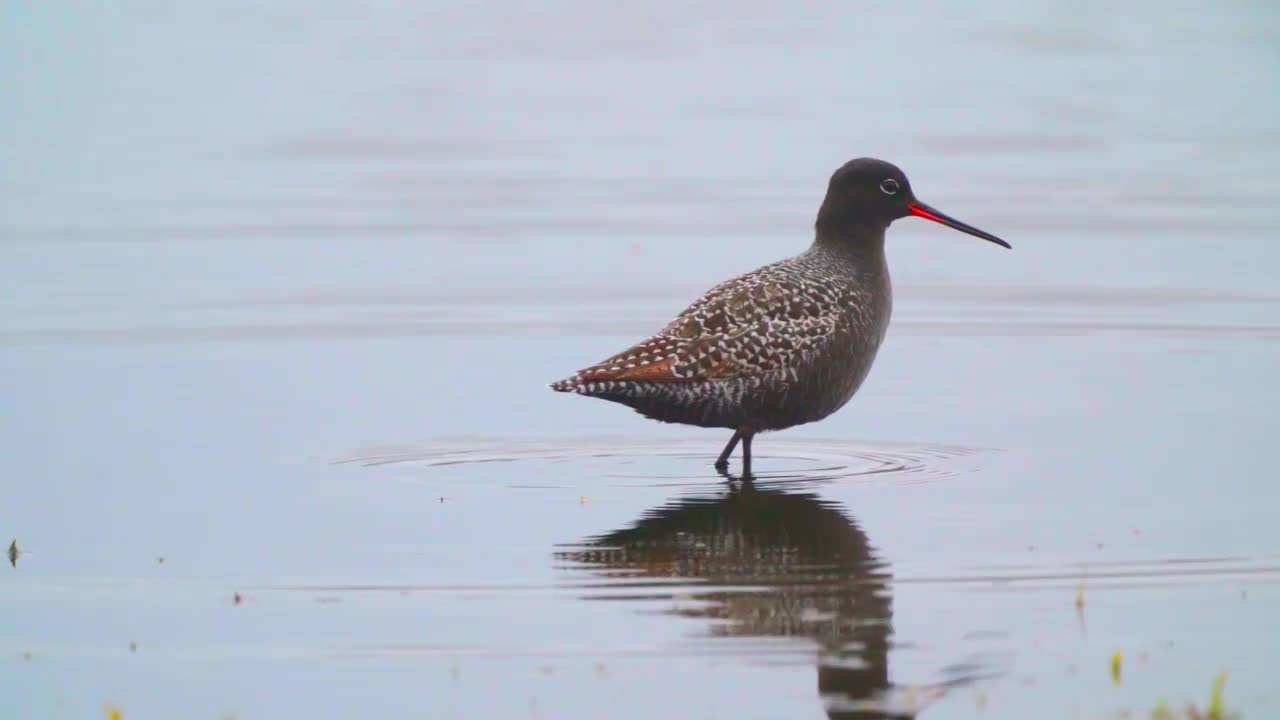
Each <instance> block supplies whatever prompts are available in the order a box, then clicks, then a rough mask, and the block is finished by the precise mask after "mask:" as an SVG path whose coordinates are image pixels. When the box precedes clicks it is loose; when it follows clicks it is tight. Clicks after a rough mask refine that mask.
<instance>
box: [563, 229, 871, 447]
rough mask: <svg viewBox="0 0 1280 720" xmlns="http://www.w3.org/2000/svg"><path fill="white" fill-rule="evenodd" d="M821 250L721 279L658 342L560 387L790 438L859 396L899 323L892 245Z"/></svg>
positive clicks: (693, 421)
mask: <svg viewBox="0 0 1280 720" xmlns="http://www.w3.org/2000/svg"><path fill="white" fill-rule="evenodd" d="M863 250H871V251H872V252H869V253H868V252H850V251H848V249H845V250H842V249H841V248H833V247H827V246H825V245H821V244H815V245H814V247H812V248H810V249H809V251H808V252H805V253H803V254H801V255H797V256H795V257H792V258H788V259H786V260H783V261H781V262H777V263H773V264H771V265H766V266H764V267H762V268H760V269H758V270H755V271H754V272H750V273H747V274H745V275H742V276H739V277H736V278H734V279H732V280H728V281H726V282H723V283H720V284H719V285H717V286H715V287H714V288H712V289H711V290H710V291H708V292H707V293H706V294H705V295H704V296H703V297H702V298H700V299H698V300H697V301H696V302H694V303H693V304H692V305H690V306H689V307H688V308H687V309H686V310H685V311H684V312H682V313H680V315H678V316H677V317H676V318H675V319H674V320H672V321H671V322H670V323H669V324H668V325H667V326H666V327H665V328H663V329H662V330H661V331H659V332H658V333H657V334H656V335H654V336H652V337H650V338H648V339H646V340H644V341H642V342H640V343H639V344H637V345H635V346H633V347H631V348H628V349H627V350H624V351H622V352H621V353H618V354H617V355H614V356H613V357H610V358H609V359H607V360H605V361H603V362H601V363H598V364H596V365H594V366H592V367H589V368H587V369H585V370H582V371H580V372H578V373H576V374H575V375H574V376H573V377H570V378H567V379H565V380H561V381H560V382H558V383H555V384H554V385H552V388H553V389H555V390H559V391H561V392H576V393H579V394H582V395H590V396H593V397H599V398H603V399H606V400H612V401H614V402H619V403H622V404H624V405H628V406H630V407H632V408H634V409H635V410H637V411H638V412H640V413H642V414H644V415H645V416H646V417H650V418H653V419H655V420H661V421H663V422H676V423H684V424H688V425H699V426H702V427H724V428H730V429H734V430H737V429H740V428H750V429H751V430H753V431H762V430H781V429H783V428H787V427H791V426H793V425H799V424H801V423H806V422H812V421H814V420H820V419H822V418H824V417H826V416H827V415H829V414H831V413H832V412H835V411H836V410H838V409H839V408H840V407H841V406H843V405H844V404H845V403H846V402H847V401H848V400H849V398H850V397H852V396H853V393H854V392H855V391H856V390H857V389H858V386H859V385H860V384H861V382H862V380H863V379H864V378H865V377H866V374H867V372H868V371H869V370H870V369H871V362H872V360H874V358H875V354H876V350H877V349H878V348H879V347H880V342H881V340H882V339H883V338H884V333H885V330H886V328H887V327H888V324H889V313H890V308H891V305H892V301H891V299H890V292H889V273H888V268H887V267H886V266H885V262H884V250H883V241H881V243H880V245H879V247H873V248H864V249H863Z"/></svg>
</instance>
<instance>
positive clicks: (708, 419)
mask: <svg viewBox="0 0 1280 720" xmlns="http://www.w3.org/2000/svg"><path fill="white" fill-rule="evenodd" d="M907 217H919V218H923V219H925V220H930V221H932V222H935V223H940V224H942V225H945V226H947V227H950V228H953V229H955V230H959V231H960V232H963V233H967V234H969V235H972V236H974V237H978V238H982V239H983V240H987V241H990V242H992V243H995V244H997V245H1000V246H1002V247H1005V248H1011V247H1012V246H1011V245H1010V244H1009V243H1007V242H1005V241H1004V240H1002V239H1000V238H998V237H996V236H995V235H992V234H990V233H988V232H986V231H984V230H979V229H978V228H976V227H973V226H972V225H968V224H966V223H963V222H961V221H959V220H957V219H955V218H953V217H951V216H949V215H947V214H945V213H943V212H942V211H940V210H937V209H936V208H934V207H932V206H930V205H927V204H925V203H924V202H922V201H921V200H919V199H918V198H917V197H916V196H915V193H914V192H913V191H912V188H911V183H910V182H909V181H908V180H907V176H906V174H905V173H903V171H902V170H901V169H899V168H898V166H896V165H894V164H893V163H890V162H886V161H884V160H879V159H876V158H869V157H863V158H856V159H854V160H850V161H849V162H847V163H845V164H844V165H842V166H841V167H840V168H838V169H837V170H836V171H835V172H834V173H832V175H831V179H830V181H829V182H828V184H827V192H826V196H825V197H824V198H823V201H822V204H821V206H820V207H819V208H818V215H817V219H816V220H815V222H814V238H813V242H812V244H810V246H809V248H808V249H807V250H805V251H804V252H801V253H800V254H798V255H794V256H792V257H789V258H786V259H784V260H781V261H778V262H775V263H772V264H769V265H765V266H763V267H761V268H758V269H756V270H753V271H751V272H748V273H746V274H743V275H739V276H737V277H734V278H732V279H729V280H726V281H724V282H721V283H720V284H718V285H716V286H714V287H712V288H711V289H710V290H708V291H707V292H706V293H705V294H704V295H703V296H702V297H700V298H698V299H697V300H695V301H694V302H693V303H692V304H691V305H689V306H688V307H687V308H686V309H685V310H684V311H683V312H681V313H680V314H679V315H677V316H676V317H675V318H674V319H673V320H671V321H670V322H669V323H668V324H667V325H666V326H665V327H663V328H662V329H661V330H660V331H658V332H657V333H656V334H654V335H652V336H650V337H648V338H647V339H645V340H642V341H640V342H639V343H637V344H635V345H632V346H631V347H629V348H627V349H625V350H623V351H622V352H619V353H617V354H615V355H612V356H610V357H608V358H606V359H605V360H603V361H601V362H598V363H596V364H595V365H592V366H590V367H587V368H585V369H583V370H579V371H578V372H576V373H574V374H573V375H571V376H570V377H567V378H565V379H563V380H559V381H557V382H554V383H551V384H550V388H551V389H552V390H555V391H557V392H564V393H575V394H578V395H585V396H588V397H594V398H600V399H602V400H608V401H611V402H615V403H619V404H622V405H625V406H627V407H630V408H631V409H633V410H635V411H636V412H639V413H640V414H641V415H644V416H645V417H647V418H650V419H653V420H657V421H660V422H666V423H679V424H684V425H694V426H698V427H705V428H723V429H727V430H731V431H732V432H733V435H732V436H731V437H730V438H729V441H728V443H727V444H726V445H725V446H724V450H723V451H721V453H720V455H719V456H718V457H717V458H716V461H715V463H714V467H715V468H716V469H717V470H720V471H722V472H723V471H725V470H726V469H727V468H728V466H729V459H730V457H731V456H732V454H733V451H734V449H735V448H736V447H737V446H738V444H739V443H741V444H742V474H743V476H744V477H749V476H750V475H751V443H752V439H753V438H754V437H755V436H756V434H758V433H762V432H771V431H778V430H785V429H787V428H791V427H795V426H797V425H802V424H805V423H811V422H816V421H818V420H822V419H823V418H826V417H827V416H829V415H831V414H832V413H834V412H835V411H837V410H839V409H840V408H842V407H844V405H845V404H846V403H847V402H849V400H850V399H851V398H852V397H853V396H854V394H855V393H856V392H857V391H858V388H859V387H861V386H862V384H863V381H864V380H866V378H867V374H868V373H869V372H870V370H871V366H872V363H873V362H874V361H875V358H876V353H877V352H878V351H879V349H880V345H881V343H882V342H883V341H884V338H885V334H886V332H887V330H888V327H889V317H890V315H891V313H892V310H893V290H892V286H891V284H890V280H889V268H888V264H887V262H886V259H885V248H884V244H885V231H886V230H887V229H888V227H889V225H890V224H891V223H892V222H893V221H895V220H900V219H903V218H907Z"/></svg>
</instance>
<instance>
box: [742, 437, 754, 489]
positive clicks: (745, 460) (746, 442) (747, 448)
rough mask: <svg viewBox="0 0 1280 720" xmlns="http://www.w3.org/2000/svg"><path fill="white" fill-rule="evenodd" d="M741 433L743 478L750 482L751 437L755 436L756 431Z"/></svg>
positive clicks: (744, 480)
mask: <svg viewBox="0 0 1280 720" xmlns="http://www.w3.org/2000/svg"><path fill="white" fill-rule="evenodd" d="M739 433H740V434H741V435H742V480H743V482H748V481H750V480H751V438H753V437H755V433H751V432H746V433H744V432H741V431H739Z"/></svg>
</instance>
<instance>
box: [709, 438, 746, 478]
mask: <svg viewBox="0 0 1280 720" xmlns="http://www.w3.org/2000/svg"><path fill="white" fill-rule="evenodd" d="M741 439H742V432H741V431H738V430H735V431H734V432H733V437H731V438H729V444H728V445H725V446H724V451H723V452H721V453H720V457H719V458H717V459H716V464H715V468H716V469H717V470H727V469H729V456H730V455H732V454H733V449H734V448H736V447H738V441H739V440H741Z"/></svg>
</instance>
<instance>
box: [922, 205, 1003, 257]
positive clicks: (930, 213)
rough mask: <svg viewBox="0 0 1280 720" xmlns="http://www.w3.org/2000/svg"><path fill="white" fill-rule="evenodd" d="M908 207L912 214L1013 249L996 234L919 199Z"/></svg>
mask: <svg viewBox="0 0 1280 720" xmlns="http://www.w3.org/2000/svg"><path fill="white" fill-rule="evenodd" d="M907 209H908V210H910V211H911V214H912V215H915V216H916V217H922V218H924V219H925V220H932V221H934V222H936V223H939V224H941V225H946V226H947V227H949V228H955V229H956V230H959V231H960V232H962V233H969V234H970V235H972V236H974V237H980V238H982V239H983V240H990V241H991V242H993V243H995V244H997V245H1002V246H1004V247H1007V248H1009V249H1010V250H1012V249H1013V246H1012V245H1010V244H1009V243H1007V242H1005V241H1003V240H1001V239H1000V238H998V237H996V236H995V235H992V234H991V233H989V232H983V231H982V230H979V229H978V228H976V227H974V226H972V225H969V224H968V223H962V222H960V221H959V220H957V219H955V218H953V217H951V216H950V215H947V214H945V213H942V212H939V211H938V210H935V209H934V208H932V207H929V206H928V205H925V204H924V203H922V202H920V201H919V200H913V201H911V202H909V203H907Z"/></svg>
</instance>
